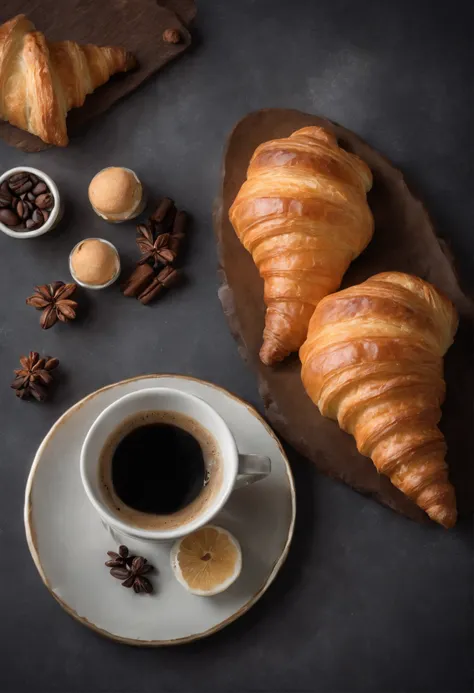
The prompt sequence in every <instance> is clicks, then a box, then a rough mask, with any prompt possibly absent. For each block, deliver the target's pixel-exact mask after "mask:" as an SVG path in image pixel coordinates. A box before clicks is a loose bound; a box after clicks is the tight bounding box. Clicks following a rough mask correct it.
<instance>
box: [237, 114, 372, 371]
mask: <svg viewBox="0 0 474 693" xmlns="http://www.w3.org/2000/svg"><path fill="white" fill-rule="evenodd" d="M371 186H372V174H371V172H370V169H369V168H368V167H367V165H366V164H365V163H364V162H363V161H362V160H361V159H359V157H357V156H355V155H354V154H349V153H348V152H346V151H344V150H343V149H341V148H340V147H339V146H338V144H337V140H336V138H335V136H334V135H332V134H331V133H330V132H328V131H326V130H324V129H323V128H321V127H307V128H303V129H302V130H297V131H296V132H294V133H293V134H292V135H291V136H290V137H288V138H285V139H279V140H272V141H270V142H265V143H264V144H262V145H260V146H259V147H258V148H257V149H256V151H255V153H254V155H253V157H252V159H251V161H250V165H249V168H248V171H247V180H246V181H245V182H244V184H243V185H242V187H241V188H240V191H239V193H238V195H237V197H236V199H235V201H234V203H233V205H232V206H231V208H230V211H229V217H230V221H231V223H232V225H233V226H234V229H235V231H236V233H237V236H238V237H239V239H240V241H241V242H242V243H243V245H244V246H245V248H246V249H247V250H248V251H249V252H250V253H251V254H252V257H253V260H254V262H255V264H256V265H257V267H258V270H259V272H260V275H261V277H262V278H263V280H264V284H265V289H264V299H265V304H266V306H267V312H266V316H265V329H264V332H263V345H262V348H261V350H260V358H261V360H262V361H263V363H265V364H267V365H270V364H273V363H275V362H277V361H281V360H282V359H284V358H285V356H287V355H288V354H290V353H291V352H292V351H297V350H298V349H299V347H300V346H301V344H302V343H303V341H304V340H305V338H306V333H307V330H308V324H309V321H310V318H311V316H312V314H313V312H314V308H315V306H316V305H317V304H318V302H319V301H320V300H321V299H322V298H323V297H324V296H326V295H327V294H329V293H331V292H332V291H335V290H336V289H338V287H339V285H340V283H341V279H342V276H343V274H344V272H345V271H346V270H347V268H348V267H349V264H350V263H351V262H352V260H354V258H356V257H357V256H358V255H359V254H360V253H361V252H362V251H363V249H364V248H365V246H366V245H367V244H368V242H369V241H370V239H371V237H372V233H373V218H372V214H371V212H370V209H369V207H368V205H367V200H366V193H367V192H368V191H369V190H370V188H371Z"/></svg>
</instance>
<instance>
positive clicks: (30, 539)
mask: <svg viewBox="0 0 474 693" xmlns="http://www.w3.org/2000/svg"><path fill="white" fill-rule="evenodd" d="M156 378H175V379H179V380H191V381H193V382H196V383H200V384H202V385H206V386H208V387H212V388H214V389H215V390H219V391H220V392H222V393H223V394H224V395H226V396H228V397H230V398H231V399H233V400H235V401H236V402H238V403H239V404H242V405H244V407H245V408H246V409H247V410H248V411H249V412H250V413H251V414H252V416H254V417H255V418H256V419H257V420H258V421H259V422H260V423H261V424H263V426H264V428H265V430H266V432H267V433H268V434H269V435H270V436H271V437H272V438H273V440H274V441H275V442H276V444H277V446H278V448H279V450H280V453H281V456H282V458H283V461H284V463H285V470H286V475H287V478H288V482H289V490H290V496H291V521H290V524H289V527H288V536H287V538H286V542H285V545H284V547H283V549H282V552H281V554H280V556H279V557H278V558H277V560H276V561H275V562H274V564H273V566H272V568H271V570H270V572H269V574H268V576H267V578H266V579H265V581H264V582H263V584H262V585H261V586H260V587H259V589H258V590H257V591H256V592H255V593H254V594H253V596H252V597H250V599H249V600H248V601H247V602H246V603H245V604H244V605H243V606H241V607H240V609H238V610H237V611H236V612H235V613H234V614H232V615H231V616H229V617H228V618H226V619H224V620H223V621H221V622H220V623H218V624H216V625H215V626H212V628H209V629H208V630H206V631H203V632H202V633H195V634H193V635H187V636H185V637H182V638H174V639H171V640H139V639H136V638H125V637H122V636H120V635H116V634H115V633H111V632H110V631H107V630H105V629H103V628H99V627H98V626H96V625H95V624H93V623H91V622H90V621H89V620H88V619H87V618H85V617H83V616H80V615H79V614H78V613H77V612H76V611H75V610H74V609H73V608H71V607H70V606H69V605H68V604H67V603H66V602H65V601H63V600H62V599H61V598H60V597H59V596H58V595H57V594H56V593H55V592H54V590H53V589H52V587H51V586H50V584H49V581H48V578H47V577H46V575H45V572H44V570H43V567H42V565H41V559H40V556H39V551H38V548H37V545H36V544H37V540H36V533H35V528H34V524H33V517H32V512H33V501H32V496H31V494H32V489H33V483H34V478H35V474H36V470H37V468H38V466H39V463H40V460H41V458H42V456H43V452H44V449H45V448H46V446H47V445H48V443H49V441H50V439H51V438H52V437H53V436H54V435H55V434H56V432H57V430H58V429H59V428H60V426H61V425H62V424H63V423H65V421H66V420H68V419H69V418H70V417H71V416H73V415H74V414H75V413H76V412H77V411H78V410H79V409H80V408H81V407H83V406H84V405H85V404H86V403H87V402H89V401H90V400H92V399H93V398H94V397H96V396H97V395H99V394H101V393H102V392H105V391H107V390H111V389H112V388H116V387H118V386H120V385H126V384H128V383H132V382H136V381H138V380H152V379H156ZM295 520H296V492H295V484H294V479H293V473H292V471H291V466H290V463H289V461H288V458H287V456H286V453H285V451H284V449H283V446H282V444H281V442H280V440H279V439H278V437H277V435H276V434H275V433H274V431H273V430H272V428H271V427H270V425H269V424H268V423H267V422H266V421H265V419H264V418H263V417H262V416H261V415H260V414H259V412H258V411H257V410H256V409H255V408H254V407H253V406H252V405H251V404H249V403H248V402H246V401H245V400H243V399H242V398H241V397H238V396H237V395H235V394H233V393H232V392H229V390H227V389H226V388H224V387H221V386H220V385H215V384H214V383H210V382H209V381H207V380H202V379H201V378H195V377H193V376H189V375H180V374H176V373H154V374H148V375H139V376H135V377H133V378H126V379H125V380H120V381H118V382H116V383H112V384H111V385H105V386H104V387H102V388H99V389H98V390H95V391H94V392H91V393H90V394H88V395H86V396H85V397H83V398H82V399H81V400H79V401H78V402H76V403H75V404H73V405H72V406H71V407H69V409H67V410H66V411H65V412H64V414H62V415H61V416H60V417H59V419H57V421H56V422H55V423H54V424H53V426H52V427H51V428H50V429H49V431H48V433H47V434H46V436H45V437H44V438H43V440H42V442H41V444H40V446H39V447H38V450H37V451H36V454H35V457H34V459H33V463H32V465H31V469H30V472H29V474H28V480H27V483H26V489H25V504H24V524H25V532H26V540H27V544H28V548H29V550H30V553H31V557H32V558H33V562H34V564H35V566H36V568H37V570H38V572H39V574H40V577H41V580H42V581H43V584H44V585H45V587H46V589H47V590H48V592H49V593H50V594H51V596H52V597H54V599H55V600H56V601H57V602H58V604H59V605H60V606H61V607H62V608H63V609H64V610H65V611H66V613H68V614H69V615H70V616H72V617H73V618H74V619H75V620H76V621H78V622H79V623H81V624H82V625H84V626H86V627H87V628H89V629H91V630H93V631H95V632H96V633H98V634H99V635H101V636H103V637H105V638H108V639H110V640H114V641H115V642H119V643H122V644H126V645H133V646H135V647H164V646H170V645H184V644H187V643H191V642H195V641H197V640H202V639H203V638H207V637H209V636H210V635H213V634H214V633H217V632H218V631H220V630H222V629H223V628H225V627H226V626H228V625H229V624H231V623H233V622H234V621H236V620H237V619H238V618H240V617H241V616H243V615H244V614H245V613H247V611H248V610H249V609H250V608H251V607H252V606H253V605H254V604H256V602H257V601H258V600H259V599H260V598H261V597H262V596H263V594H264V593H265V592H266V591H267V589H268V588H269V587H270V585H271V584H272V582H273V581H274V579H275V578H276V576H277V574H278V572H279V571H280V569H281V567H282V566H283V564H284V562H285V560H286V558H287V556H288V552H289V549H290V545H291V541H292V539H293V534H294V529H295Z"/></svg>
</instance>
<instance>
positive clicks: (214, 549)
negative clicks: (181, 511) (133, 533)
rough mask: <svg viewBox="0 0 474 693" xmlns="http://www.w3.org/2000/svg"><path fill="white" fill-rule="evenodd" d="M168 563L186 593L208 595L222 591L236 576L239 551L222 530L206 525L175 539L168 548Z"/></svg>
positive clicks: (240, 558)
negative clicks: (169, 549)
mask: <svg viewBox="0 0 474 693" xmlns="http://www.w3.org/2000/svg"><path fill="white" fill-rule="evenodd" d="M171 566H172V568H173V571H174V574H175V576H176V578H177V579H178V580H179V582H180V583H181V584H182V585H183V587H185V588H186V589H187V590H188V591H189V592H192V593H193V594H198V595H199V596H201V597H210V596H212V595H213V594H219V592H223V591H224V590H226V589H227V588H228V587H230V585H231V584H232V583H233V582H234V581H235V580H236V579H237V578H238V577H239V575H240V571H241V569H242V551H241V549H240V544H239V542H238V541H237V539H236V538H235V537H234V536H233V535H232V534H231V533H230V532H228V531H227V530H226V529H223V528H222V527H216V526H215V525H206V526H205V527H202V528H201V529H197V530H196V531H195V532H192V534H188V535H187V536H186V537H183V538H182V539H178V541H177V542H176V543H175V544H174V546H173V548H172V549H171Z"/></svg>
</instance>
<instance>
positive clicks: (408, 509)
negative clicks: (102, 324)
mask: <svg viewBox="0 0 474 693" xmlns="http://www.w3.org/2000/svg"><path fill="white" fill-rule="evenodd" d="M308 125H323V126H324V127H327V128H328V129H330V130H332V131H333V132H334V133H335V134H336V136H337V137H338V139H339V143H340V145H341V146H343V147H344V148H345V149H347V150H348V151H350V152H354V153H355V154H358V155H359V156H360V157H361V158H362V159H363V160H364V161H366V163H367V164H368V165H369V166H370V168H371V170H372V173H373V175H374V186H373V189H372V191H371V192H370V193H369V197H368V200H369V204H370V207H371V209H372V212H373V215H374V218H375V233H374V237H373V240H372V241H371V243H370V244H369V246H368V248H367V249H366V250H365V251H364V253H363V254H362V255H361V256H360V257H359V258H358V259H357V260H356V261H355V262H354V263H352V265H351V267H350V269H349V270H348V272H347V273H346V275H345V277H344V281H343V287H345V286H349V285H352V284H357V283H359V282H362V281H364V280H365V279H367V278H368V277H369V276H371V275H373V274H376V273H377V272H383V271H387V270H399V271H402V272H409V273H412V274H416V275H418V276H420V277H422V278H424V279H426V280H428V281H430V282H432V283H433V284H434V285H435V286H437V287H438V288H439V289H441V290H442V291H443V292H444V293H445V294H447V295H448V296H449V297H450V298H451V300H452V301H453V302H454V303H455V305H456V307H457V308H458V311H459V313H460V315H461V323H460V327H459V330H458V333H457V336H456V340H455V343H454V345H453V346H452V347H451V349H450V350H449V352H448V355H447V357H446V359H445V377H446V381H447V386H448V394H447V399H446V402H445V404H444V406H443V418H442V422H441V428H442V430H443V432H444V434H445V436H446V438H447V442H448V456H447V460H448V464H449V466H450V474H451V478H452V480H453V482H454V484H455V486H456V493H457V499H458V507H459V508H460V510H461V512H466V511H470V510H472V507H473V474H472V468H473V465H472V460H473V458H474V435H473V431H472V429H473V423H474V417H473V401H474V398H473V392H474V359H473V357H472V354H473V353H474V351H473V347H474V342H473V339H472V334H473V325H474V307H473V304H472V302H471V300H470V299H469V298H468V297H467V296H466V295H465V294H464V293H463V291H462V289H461V287H460V285H459V282H458V278H457V275H456V272H455V269H454V266H453V262H452V260H451V258H450V257H449V254H448V253H447V252H446V249H445V246H444V244H443V243H442V242H441V241H440V240H439V239H438V238H437V236H436V233H435V231H434V229H433V226H432V223H431V221H430V219H429V216H428V213H427V211H426V209H425V208H424V207H423V205H422V203H421V202H420V201H419V200H418V199H417V198H416V197H415V196H414V195H413V194H412V193H411V192H410V190H409V189H408V187H407V185H406V183H405V181H404V178H403V175H402V173H401V172H400V171H398V170H397V169H395V168H394V167H393V166H392V165H391V163H390V162H389V161H387V160H386V159H385V158H384V157H383V156H381V155H380V154H379V153H378V152H376V151H375V150H374V149H372V148H371V147H370V146H369V145H368V144H367V143H366V142H364V141H363V140H361V139H360V138H359V137H357V136H356V135H355V134H354V133H352V132H350V131H349V130H346V129H345V128H343V127H341V126H340V125H337V124H335V123H331V122H329V121H327V120H325V119H322V118H319V117H317V116H314V115H309V114H305V113H301V112H299V111H291V110H283V109H269V110H263V111H257V112H255V113H250V114H249V115H248V116H246V117H245V118H244V119H243V120H241V121H240V122H239V123H238V124H237V126H236V127H235V129H234V130H233V132H232V133H231V135H230V138H229V141H228V145H227V150H226V153H225V157H224V166H223V180H222V189H221V194H220V197H219V199H218V200H217V201H216V207H215V215H214V220H215V229H216V234H217V243H218V249H219V254H220V264H221V272H220V273H221V279H222V285H221V287H220V290H219V297H220V300H221V302H222V306H223V309H224V312H225V314H226V317H227V319H228V322H229V325H230V328H231V330H232V333H233V335H234V337H235V339H236V340H237V343H238V346H239V351H240V353H241V355H242V357H243V358H244V359H245V360H246V361H247V362H248V363H249V365H250V366H251V367H252V368H253V369H254V370H255V371H256V373H257V375H258V379H259V389H260V393H261V396H262V398H263V401H264V405H265V410H266V414H267V416H268V418H269V420H270V421H271V423H272V425H273V426H274V428H275V429H276V430H277V431H278V432H279V433H280V435H281V436H282V437H283V438H285V439H286V440H287V441H288V442H289V443H290V444H291V445H293V447H295V448H296V449H297V450H298V451H300V452H301V453H303V454H304V455H305V456H306V457H308V458H309V459H311V460H312V461H313V462H314V463H315V464H316V466H317V468H318V469H319V470H320V471H322V472H324V473H325V474H329V475H331V476H333V477H336V478H338V479H341V480H342V481H344V482H345V483H347V484H350V485H351V486H353V487H354V488H355V489H357V490H358V491H359V492H361V493H363V494H367V495H370V496H372V497H373V498H375V499H377V500H378V501H380V502H382V503H384V504H385V505H387V506H389V507H391V508H393V509H394V510H396V511H398V512H400V513H403V514H404V515H406V516H408V517H410V518H412V519H416V520H418V521H425V520H426V516H425V514H424V513H423V512H422V511H421V510H419V508H417V507H416V506H415V505H414V503H412V502H411V501H409V500H408V499H406V498H405V497H404V496H403V495H402V494H401V493H400V491H398V490H397V489H396V488H395V487H394V486H392V484H391V483H390V481H389V480H388V478H386V477H383V476H379V475H378V473H377V471H376V469H375V467H374V465H373V464H372V462H371V461H370V460H368V459H367V458H365V457H363V456H362V455H360V454H359V453H358V452H357V449H356V446H355V443H354V440H353V438H352V437H351V436H349V435H348V434H346V433H344V432H343V431H341V430H340V429H339V427H338V425H337V423H335V422H334V421H330V420H329V419H325V418H323V417H322V416H321V415H320V413H319V411H318V409H317V408H316V407H315V406H314V405H313V403H312V402H311V401H310V399H309V397H308V396H307V395H306V393H305V391H304V389H303V386H302V383H301V379H300V363H299V360H298V358H297V356H296V355H294V356H293V357H290V358H289V359H288V360H287V361H285V362H284V363H283V364H281V365H279V366H277V367H275V368H268V367H266V366H264V365H263V364H262V363H261V361H260V359H259V357H258V352H259V349H260V346H261V341H262V331H263V326H264V315H265V306H264V303H263V282H262V280H261V279H260V276H259V274H258V272H257V270H256V268H255V265H254V263H253V260H252V258H251V256H250V254H249V253H247V251H246V250H245V249H244V248H243V246H242V245H241V244H240V242H239V240H238V238H237V236H236V234H235V232H234V230H233V228H232V225H231V224H230V222H229V219H228V211H229V207H230V205H231V204H232V202H233V200H234V198H235V196H236V194H237V192H238V190H239V188H240V186H241V184H242V183H243V181H244V180H245V177H246V170H247V166H248V162H249V160H250V157H251V155H252V154H253V152H254V150H255V148H256V147H257V146H258V145H259V144H261V143H262V142H265V141H266V140H270V139H273V138H277V137H287V136H288V135H290V134H291V133H292V132H294V131H295V130H297V129H298V128H302V127H305V126H308Z"/></svg>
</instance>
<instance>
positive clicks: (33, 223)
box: [25, 219, 42, 231]
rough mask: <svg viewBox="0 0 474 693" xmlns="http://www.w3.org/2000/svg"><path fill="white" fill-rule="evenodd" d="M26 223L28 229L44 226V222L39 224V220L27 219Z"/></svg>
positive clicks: (32, 229)
mask: <svg viewBox="0 0 474 693" xmlns="http://www.w3.org/2000/svg"><path fill="white" fill-rule="evenodd" d="M25 223H26V228H27V229H28V231H34V230H35V229H39V227H40V226H42V224H39V223H38V222H36V221H33V219H27V220H26V222H25Z"/></svg>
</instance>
